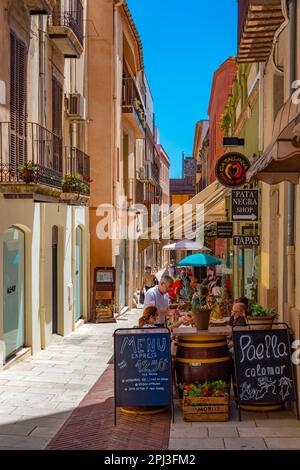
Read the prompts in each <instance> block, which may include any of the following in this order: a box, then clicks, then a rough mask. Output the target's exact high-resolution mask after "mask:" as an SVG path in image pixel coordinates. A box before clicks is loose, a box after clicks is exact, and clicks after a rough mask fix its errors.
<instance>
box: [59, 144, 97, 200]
mask: <svg viewBox="0 0 300 470" xmlns="http://www.w3.org/2000/svg"><path fill="white" fill-rule="evenodd" d="M90 183H91V179H90V157H89V156H88V155H87V154H86V153H84V152H82V151H81V150H79V149H77V148H75V147H66V149H65V173H64V178H63V180H62V190H63V194H62V195H61V199H63V200H64V201H77V202H78V201H79V202H86V201H87V200H88V198H89V195H90Z"/></svg>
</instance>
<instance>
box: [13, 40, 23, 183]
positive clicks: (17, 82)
mask: <svg viewBox="0 0 300 470" xmlns="http://www.w3.org/2000/svg"><path fill="white" fill-rule="evenodd" d="M10 116H11V118H10V122H11V124H10V169H11V172H12V174H14V173H15V172H16V171H17V170H18V167H19V165H22V164H23V163H25V162H26V161H27V142H26V139H27V50H26V46H25V44H24V43H23V42H22V41H21V40H20V39H18V38H17V37H16V35H15V34H14V33H11V35H10Z"/></svg>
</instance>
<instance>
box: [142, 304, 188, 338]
mask: <svg viewBox="0 0 300 470" xmlns="http://www.w3.org/2000/svg"><path fill="white" fill-rule="evenodd" d="M191 321H192V319H191V318H190V319H189V318H188V317H181V318H179V319H178V321H177V322H175V323H173V324H171V325H169V326H168V328H169V329H170V330H171V332H172V331H173V328H178V327H179V326H181V325H188V324H190V322H191ZM158 322H159V311H158V310H157V308H156V307H152V306H149V307H147V308H145V310H144V313H143V316H142V317H141V318H140V319H139V327H140V328H155V327H160V326H162V325H161V324H159V323H158Z"/></svg>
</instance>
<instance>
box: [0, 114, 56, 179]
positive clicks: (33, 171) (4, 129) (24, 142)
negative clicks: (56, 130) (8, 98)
mask: <svg viewBox="0 0 300 470" xmlns="http://www.w3.org/2000/svg"><path fill="white" fill-rule="evenodd" d="M62 153H63V146H62V139H61V138H60V137H58V136H56V135H55V134H53V133H52V132H50V131H49V130H48V129H45V128H44V127H42V126H40V125H39V124H36V123H26V124H23V125H22V126H21V127H20V129H18V131H16V129H15V126H13V125H12V123H10V122H0V183H26V182H27V183H28V182H32V183H39V184H43V185H47V186H51V187H55V188H60V187H61V179H62V174H63V158H62Z"/></svg>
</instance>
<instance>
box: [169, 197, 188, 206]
mask: <svg viewBox="0 0 300 470" xmlns="http://www.w3.org/2000/svg"><path fill="white" fill-rule="evenodd" d="M190 199H191V196H189V195H188V194H175V195H172V196H171V202H172V205H173V204H178V205H180V206H183V204H185V203H186V202H188V201H189V200H190Z"/></svg>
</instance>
